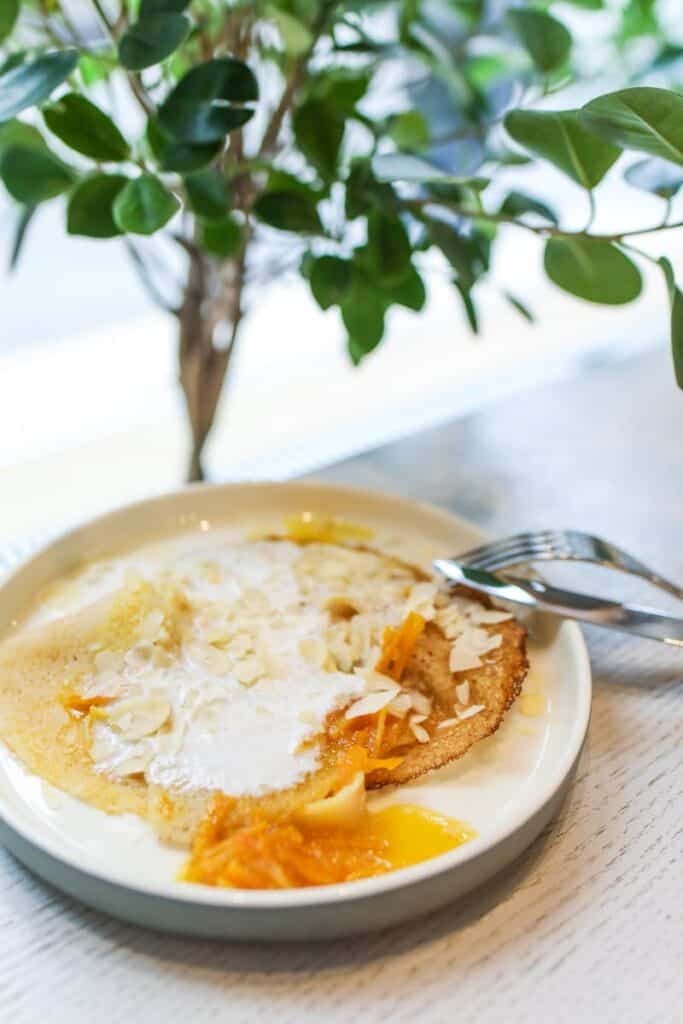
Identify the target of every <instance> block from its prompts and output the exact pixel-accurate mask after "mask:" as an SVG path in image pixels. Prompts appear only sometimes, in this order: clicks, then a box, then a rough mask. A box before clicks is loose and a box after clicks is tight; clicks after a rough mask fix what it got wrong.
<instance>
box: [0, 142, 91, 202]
mask: <svg viewBox="0 0 683 1024" xmlns="http://www.w3.org/2000/svg"><path fill="white" fill-rule="evenodd" d="M0 177H1V178H2V180H3V183H4V185H5V188H6V189H7V191H8V192H9V194H10V195H11V196H12V198H13V199H16V201H17V202H18V203H23V204H25V205H27V206H35V205H36V204H37V203H42V202H43V201H44V200H46V199H54V197H55V196H58V195H61V193H62V192H66V191H67V189H69V188H71V186H72V185H73V183H74V181H75V180H76V176H75V174H74V173H73V171H71V170H70V169H69V168H68V167H66V166H65V165H64V164H63V163H62V161H61V160H58V159H57V157H56V156H53V155H52V153H50V152H49V150H47V149H44V150H43V149H29V148H24V147H20V146H10V147H8V148H7V149H6V150H4V151H3V153H2V156H1V157H0Z"/></svg>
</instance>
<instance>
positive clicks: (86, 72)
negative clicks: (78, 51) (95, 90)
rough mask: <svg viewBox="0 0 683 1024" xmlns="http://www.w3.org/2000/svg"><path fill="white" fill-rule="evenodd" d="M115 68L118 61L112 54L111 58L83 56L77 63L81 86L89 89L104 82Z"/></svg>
mask: <svg viewBox="0 0 683 1024" xmlns="http://www.w3.org/2000/svg"><path fill="white" fill-rule="evenodd" d="M117 66H118V60H117V59H116V56H115V55H114V54H113V53H112V54H111V56H110V55H107V54H104V55H102V56H98V57H93V56H91V55H90V54H83V55H82V56H81V58H80V60H79V62H78V71H79V74H80V76H81V78H82V79H83V85H84V86H85V87H86V89H89V88H90V87H91V86H93V85H97V83H98V82H104V81H106V80H107V78H109V76H110V74H111V73H112V71H114V70H115V69H116V67H117Z"/></svg>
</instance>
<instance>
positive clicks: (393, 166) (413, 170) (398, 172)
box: [372, 153, 489, 192]
mask: <svg viewBox="0 0 683 1024" xmlns="http://www.w3.org/2000/svg"><path fill="white" fill-rule="evenodd" d="M372 170H373V172H374V174H375V177H376V178H377V180H378V181H414V182H420V183H424V184H432V183H433V184H443V185H463V186H465V187H466V188H471V189H473V190H474V191H475V192H481V191H483V189H485V188H486V186H487V185H488V184H489V179H488V178H480V177H475V178H469V177H462V176H460V175H454V174H447V173H446V172H445V171H442V170H441V168H440V167H435V166H434V165H433V164H430V163H429V162H428V161H427V160H423V159H422V157H419V156H413V155H412V154H410V153H381V154H380V155H379V156H376V157H375V158H374V160H373V161H372Z"/></svg>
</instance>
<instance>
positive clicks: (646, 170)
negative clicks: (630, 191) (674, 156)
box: [624, 157, 683, 199]
mask: <svg viewBox="0 0 683 1024" xmlns="http://www.w3.org/2000/svg"><path fill="white" fill-rule="evenodd" d="M624 178H625V179H626V181H627V182H628V183H629V185H633V187H634V188H640V189H643V191H645V192H652V193H653V194H654V195H656V196H659V197H660V198H661V199H671V197H672V196H675V195H676V193H677V192H678V190H679V189H680V187H681V185H683V170H681V169H680V168H679V167H677V166H676V165H675V164H670V163H669V162H668V160H660V159H658V158H657V157H646V158H645V159H644V160H639V161H638V162H637V163H635V164H632V165H631V166H630V167H627V168H626V170H625V171H624Z"/></svg>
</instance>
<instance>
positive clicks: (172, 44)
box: [119, 13, 190, 71]
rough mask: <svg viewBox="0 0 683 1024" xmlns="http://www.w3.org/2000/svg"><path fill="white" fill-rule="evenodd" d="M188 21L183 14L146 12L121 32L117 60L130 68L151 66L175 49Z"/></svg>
mask: <svg viewBox="0 0 683 1024" xmlns="http://www.w3.org/2000/svg"><path fill="white" fill-rule="evenodd" d="M189 31H190V21H189V19H188V18H186V17H185V15H184V14H172V13H165V14H149V15H146V16H145V17H144V18H140V20H139V21H137V22H135V24H134V25H131V26H130V28H128V29H126V31H125V32H124V33H123V35H122V36H121V42H120V43H119V60H120V61H121V63H122V65H123V66H124V68H128V69H129V70H130V71H142V69H143V68H149V67H152V65H153V64H159V63H160V62H161V61H162V60H166V58H167V57H170V55H171V54H172V53H173V52H174V50H177V49H178V47H179V46H180V44H181V43H182V42H183V41H184V40H185V39H186V38H187V34H188V32H189Z"/></svg>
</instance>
